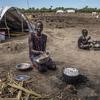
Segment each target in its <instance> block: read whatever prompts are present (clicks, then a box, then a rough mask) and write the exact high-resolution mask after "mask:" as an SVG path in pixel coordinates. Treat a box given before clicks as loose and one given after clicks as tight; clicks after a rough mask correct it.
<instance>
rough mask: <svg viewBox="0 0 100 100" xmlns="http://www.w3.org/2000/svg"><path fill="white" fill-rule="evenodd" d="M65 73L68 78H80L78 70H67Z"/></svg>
mask: <svg viewBox="0 0 100 100" xmlns="http://www.w3.org/2000/svg"><path fill="white" fill-rule="evenodd" d="M63 73H64V74H65V75H67V76H78V75H79V71H78V70H77V69H76V68H65V69H64V71H63Z"/></svg>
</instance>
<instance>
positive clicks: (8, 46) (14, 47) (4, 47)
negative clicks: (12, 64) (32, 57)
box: [0, 41, 26, 53]
mask: <svg viewBox="0 0 100 100" xmlns="http://www.w3.org/2000/svg"><path fill="white" fill-rule="evenodd" d="M25 47H26V45H25V43H23V42H17V41H16V42H7V43H3V44H0V51H1V52H3V53H19V52H21V51H23V50H24V49H25Z"/></svg>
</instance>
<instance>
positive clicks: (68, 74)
mask: <svg viewBox="0 0 100 100" xmlns="http://www.w3.org/2000/svg"><path fill="white" fill-rule="evenodd" d="M79 75H80V74H79V71H78V69H76V68H65V69H64V70H63V79H64V81H65V82H66V83H68V84H77V82H78V79H79Z"/></svg>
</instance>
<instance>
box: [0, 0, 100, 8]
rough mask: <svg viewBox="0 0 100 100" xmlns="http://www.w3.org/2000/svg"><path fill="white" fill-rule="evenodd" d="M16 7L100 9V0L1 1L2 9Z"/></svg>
mask: <svg viewBox="0 0 100 100" xmlns="http://www.w3.org/2000/svg"><path fill="white" fill-rule="evenodd" d="M2 6H14V7H20V8H29V7H35V8H41V7H47V8H49V7H50V6H53V7H54V8H55V7H66V8H69V7H72V8H82V7H85V6H89V7H93V8H100V0H0V7H2Z"/></svg>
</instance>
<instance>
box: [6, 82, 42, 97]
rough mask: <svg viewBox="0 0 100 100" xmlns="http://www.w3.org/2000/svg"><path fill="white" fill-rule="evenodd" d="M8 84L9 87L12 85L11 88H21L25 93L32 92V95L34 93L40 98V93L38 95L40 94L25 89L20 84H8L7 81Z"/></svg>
mask: <svg viewBox="0 0 100 100" xmlns="http://www.w3.org/2000/svg"><path fill="white" fill-rule="evenodd" d="M8 85H9V86H11V87H13V88H17V89H19V90H22V91H24V92H26V93H28V94H32V95H34V96H37V97H40V98H41V95H40V94H37V93H36V92H34V91H29V90H28V89H25V88H24V87H22V86H20V85H16V84H9V83H8Z"/></svg>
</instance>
